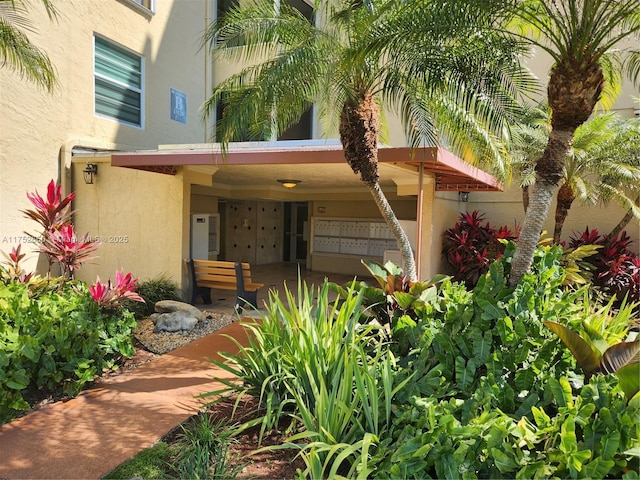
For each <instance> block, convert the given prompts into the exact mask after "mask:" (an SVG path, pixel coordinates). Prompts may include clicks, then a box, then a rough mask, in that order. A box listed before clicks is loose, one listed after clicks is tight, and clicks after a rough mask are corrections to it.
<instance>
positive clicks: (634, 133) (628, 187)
mask: <svg viewBox="0 0 640 480" xmlns="http://www.w3.org/2000/svg"><path fill="white" fill-rule="evenodd" d="M612 143H613V144H615V145H616V148H615V150H614V155H615V156H616V157H617V158H618V161H619V162H621V163H624V164H625V165H630V166H633V167H634V168H635V171H638V170H640V119H637V118H634V119H629V120H627V121H626V122H624V124H623V128H621V129H620V131H618V132H616V136H615V137H614V138H613V139H612ZM602 150H603V151H602V155H603V156H606V155H607V154H608V153H610V152H609V151H608V150H607V149H606V148H603V149H602ZM606 184H607V185H609V186H610V187H609V189H610V190H611V192H613V194H611V195H609V192H605V195H606V196H605V199H608V198H610V197H611V196H613V197H614V198H617V193H618V190H619V189H620V187H622V189H623V193H624V194H625V201H624V202H623V204H624V205H625V206H626V208H627V211H626V213H625V215H624V216H623V217H622V219H621V220H620V221H619V222H618V224H617V225H616V226H615V227H614V228H613V230H611V232H609V235H608V236H609V237H610V238H615V237H617V236H618V235H619V234H620V232H622V230H624V229H625V228H626V226H627V224H628V223H629V222H630V221H631V220H632V219H633V218H636V219H640V180H638V179H637V178H636V179H635V181H633V180H632V181H631V183H629V173H628V169H621V170H620V171H616V170H613V171H611V172H609V174H608V175H607V176H606Z"/></svg>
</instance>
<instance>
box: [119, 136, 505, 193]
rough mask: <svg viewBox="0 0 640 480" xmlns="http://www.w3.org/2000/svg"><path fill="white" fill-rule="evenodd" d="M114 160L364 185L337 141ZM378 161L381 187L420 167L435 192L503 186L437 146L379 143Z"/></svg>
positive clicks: (267, 182) (218, 175) (304, 184)
mask: <svg viewBox="0 0 640 480" xmlns="http://www.w3.org/2000/svg"><path fill="white" fill-rule="evenodd" d="M111 158H112V160H111V163H112V165H113V166H119V167H129V168H136V169H142V170H150V171H156V172H159V173H165V174H175V173H176V172H177V168H178V167H189V168H191V169H194V170H196V171H199V172H202V173H210V174H212V175H213V174H215V177H214V178H215V183H216V184H219V185H226V186H228V187H240V188H242V187H250V186H252V187H254V188H255V187H258V186H262V187H264V186H270V187H273V188H281V187H280V185H279V184H278V180H279V179H295V180H299V181H300V184H299V186H298V187H297V188H296V191H297V192H300V191H301V190H302V191H307V192H308V193H312V192H313V191H314V190H315V191H323V192H328V191H331V189H336V188H361V187H362V182H361V181H360V179H359V176H357V175H354V174H353V172H352V171H351V169H350V168H349V166H348V165H347V163H346V161H345V158H344V155H343V152H342V146H341V145H340V143H339V142H338V141H335V140H306V141H279V142H243V143H232V144H229V147H228V150H227V152H226V154H224V155H223V153H222V151H221V148H220V145H219V144H198V145H166V146H162V147H160V148H159V149H158V150H145V151H135V152H118V153H115V152H114V153H113V154H112V157H111ZM378 160H379V163H380V167H379V168H380V184H381V186H382V187H383V188H384V187H391V186H393V185H394V184H395V186H397V187H398V188H400V187H402V186H409V185H411V184H412V185H414V186H415V185H417V184H418V177H419V172H420V165H422V166H423V168H424V170H423V172H424V173H426V174H428V175H432V176H433V178H434V180H435V190H436V191H466V192H471V191H501V190H502V185H501V184H500V182H498V180H496V179H495V178H494V177H493V176H491V175H489V174H488V173H486V172H484V171H482V170H480V169H479V168H476V167H474V166H472V165H470V164H468V163H466V162H464V161H463V160H461V159H460V158H458V157H456V156H455V155H453V154H452V153H450V152H448V151H447V150H445V149H442V148H438V147H424V148H422V147H421V148H417V149H410V148H408V147H386V146H381V147H380V148H379V151H378ZM311 165H314V166H315V167H311ZM248 166H250V167H251V168H247V167H248ZM300 193H301V192H300Z"/></svg>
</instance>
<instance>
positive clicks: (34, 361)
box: [0, 280, 136, 423]
mask: <svg viewBox="0 0 640 480" xmlns="http://www.w3.org/2000/svg"><path fill="white" fill-rule="evenodd" d="M52 284H53V286H52V287H50V288H46V287H43V286H42V285H40V288H39V289H36V290H35V291H31V290H30V286H29V285H28V284H25V283H21V282H17V281H10V282H6V283H0V423H4V422H6V421H8V420H10V419H11V418H12V417H14V416H15V415H16V414H17V413H18V412H19V411H20V410H25V409H27V408H29V404H28V403H27V401H26V400H25V396H26V397H30V396H34V397H43V396H46V395H47V394H54V395H59V394H67V395H75V394H77V393H78V391H80V389H82V387H83V385H84V384H85V383H87V382H89V381H91V380H93V378H94V377H95V376H96V375H100V374H101V373H102V372H103V370H104V369H106V368H111V367H112V366H113V365H114V363H115V362H116V361H117V360H118V359H119V358H120V357H121V356H131V355H133V352H134V349H133V333H132V328H133V327H135V325H136V322H135V319H134V318H133V315H132V314H131V313H129V312H128V311H126V310H120V311H109V312H105V311H103V310H101V309H100V307H99V306H98V304H97V303H96V302H95V301H93V299H92V298H91V296H90V295H89V292H88V290H87V286H86V285H85V284H84V283H81V282H76V281H67V282H65V283H58V282H56V281H55V280H54V281H53V282H52Z"/></svg>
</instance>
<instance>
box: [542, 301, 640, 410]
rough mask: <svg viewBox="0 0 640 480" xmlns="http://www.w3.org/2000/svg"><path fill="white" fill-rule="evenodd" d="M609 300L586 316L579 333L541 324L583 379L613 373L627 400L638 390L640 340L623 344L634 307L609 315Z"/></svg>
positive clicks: (610, 303) (565, 326) (556, 325)
mask: <svg viewBox="0 0 640 480" xmlns="http://www.w3.org/2000/svg"><path fill="white" fill-rule="evenodd" d="M612 306H613V300H612V301H610V302H609V303H608V304H607V305H606V306H604V307H603V308H602V309H601V310H599V311H597V312H595V313H593V314H591V315H587V316H586V318H585V319H584V320H583V321H582V324H581V325H580V326H579V333H578V332H576V331H575V330H573V329H572V328H571V327H570V326H567V325H563V324H561V323H558V322H554V321H546V322H544V325H545V326H546V327H548V328H549V329H550V330H551V331H553V332H554V333H555V334H556V335H557V336H558V337H559V338H560V340H561V341H562V343H564V344H565V346H566V347H567V348H568V349H569V351H570V352H571V354H572V355H573V356H574V358H575V359H576V362H577V363H578V366H579V367H580V368H581V369H582V371H583V372H584V374H585V377H586V380H587V381H588V379H589V377H591V376H592V375H594V374H596V373H602V374H615V375H616V376H617V377H618V381H619V382H620V388H622V390H623V391H624V393H625V395H626V396H627V399H631V398H632V397H633V396H634V395H635V394H636V393H638V391H640V340H637V339H636V340H633V341H623V340H624V339H625V335H626V333H627V332H628V329H629V325H630V318H631V317H632V315H633V313H632V312H633V310H634V307H635V305H633V304H629V305H623V307H622V308H621V309H620V310H619V311H617V312H615V314H612V310H613V309H612Z"/></svg>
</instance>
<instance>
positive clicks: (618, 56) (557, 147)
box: [509, 0, 640, 286]
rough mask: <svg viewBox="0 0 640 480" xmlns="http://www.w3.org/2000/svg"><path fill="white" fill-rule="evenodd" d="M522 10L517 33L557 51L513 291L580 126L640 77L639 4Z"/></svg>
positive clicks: (623, 1)
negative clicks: (545, 134) (547, 126)
mask: <svg viewBox="0 0 640 480" xmlns="http://www.w3.org/2000/svg"><path fill="white" fill-rule="evenodd" d="M514 7H515V9H514V12H515V17H514V18H516V19H517V20H518V21H517V22H516V23H514V24H513V25H512V26H513V27H514V29H513V30H512V31H514V32H516V31H517V33H516V35H517V36H519V37H520V38H523V39H526V40H528V41H529V42H531V44H532V45H534V46H535V47H536V48H539V49H540V50H542V51H544V52H546V53H547V54H549V55H550V56H551V59H552V61H553V66H552V67H551V71H550V74H549V81H548V86H547V103H548V105H549V107H550V108H551V131H550V132H549V139H548V142H547V146H546V148H545V150H544V152H543V154H542V156H541V157H540V158H539V159H538V160H537V162H536V166H535V172H536V182H535V185H534V188H533V191H532V192H531V196H530V202H529V208H528V209H527V212H526V214H525V218H524V222H523V225H522V230H521V232H520V237H519V240H518V246H517V249H516V253H515V256H514V258H513V265H512V269H511V274H510V277H509V284H510V285H511V286H514V285H516V284H517V283H518V282H519V281H520V279H521V278H522V276H523V275H524V273H525V272H526V271H527V270H528V269H529V268H530V266H531V263H532V261H533V257H534V252H535V249H536V245H537V243H538V240H539V238H540V234H541V232H542V229H543V225H544V222H545V220H546V217H547V214H548V212H549V207H550V205H551V200H552V198H553V195H554V193H555V191H556V189H557V188H558V185H559V184H560V182H561V180H562V175H563V169H564V167H565V161H566V157H567V153H568V152H569V150H570V149H571V146H572V143H573V139H574V134H575V131H576V129H577V128H578V127H579V126H580V125H582V124H583V123H584V122H586V121H587V120H588V119H589V117H590V116H591V115H592V113H593V111H594V108H595V106H596V105H597V104H598V102H601V101H603V100H605V102H604V103H603V104H606V103H607V102H608V103H611V99H612V98H613V96H614V93H615V91H616V87H617V86H619V82H620V80H621V78H622V76H623V74H625V75H626V76H628V77H629V78H630V79H631V80H633V81H634V82H637V81H638V80H639V77H640V50H638V49H637V45H638V41H639V39H640V4H639V3H638V2H630V1H627V0H565V1H562V2H558V1H556V0H521V1H517V2H514ZM517 27H519V28H520V29H519V30H518V28H517ZM625 42H628V43H625Z"/></svg>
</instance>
